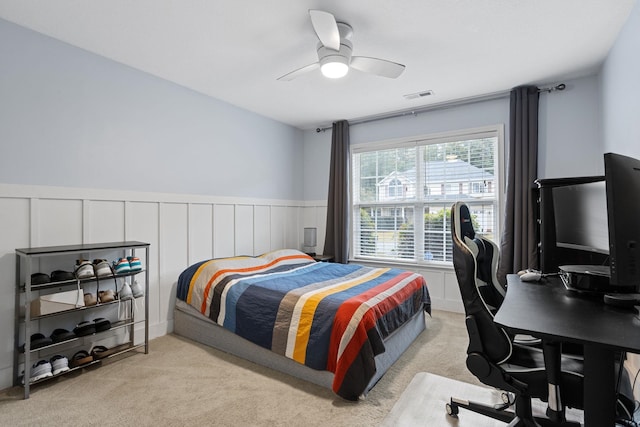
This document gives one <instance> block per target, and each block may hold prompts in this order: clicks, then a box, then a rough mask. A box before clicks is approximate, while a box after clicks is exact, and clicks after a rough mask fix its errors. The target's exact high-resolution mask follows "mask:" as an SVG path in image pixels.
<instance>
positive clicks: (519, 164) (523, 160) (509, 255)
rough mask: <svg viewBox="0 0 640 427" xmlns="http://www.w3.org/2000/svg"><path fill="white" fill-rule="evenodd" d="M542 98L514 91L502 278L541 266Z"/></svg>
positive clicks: (527, 89)
mask: <svg viewBox="0 0 640 427" xmlns="http://www.w3.org/2000/svg"><path fill="white" fill-rule="evenodd" d="M538 99H539V91H538V88H537V87H535V86H520V87H517V88H514V89H513V90H512V91H511V108H510V119H509V146H508V156H509V157H508V163H507V188H506V196H507V197H506V206H505V207H506V209H505V217H504V222H503V227H504V228H503V232H502V239H501V250H500V266H499V269H498V277H499V280H500V281H501V283H503V284H505V283H506V275H507V274H510V273H515V272H518V271H520V270H522V269H525V268H536V267H537V264H538V257H537V250H536V246H537V241H536V226H535V208H536V207H535V200H534V198H533V188H534V181H535V180H536V179H537V177H538V176H537V175H538Z"/></svg>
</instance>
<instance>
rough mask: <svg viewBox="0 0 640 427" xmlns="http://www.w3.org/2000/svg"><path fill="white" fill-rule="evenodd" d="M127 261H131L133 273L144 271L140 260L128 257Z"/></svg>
mask: <svg viewBox="0 0 640 427" xmlns="http://www.w3.org/2000/svg"><path fill="white" fill-rule="evenodd" d="M127 261H129V266H130V267H131V271H140V270H142V262H140V258H138V257H135V256H128V257H127Z"/></svg>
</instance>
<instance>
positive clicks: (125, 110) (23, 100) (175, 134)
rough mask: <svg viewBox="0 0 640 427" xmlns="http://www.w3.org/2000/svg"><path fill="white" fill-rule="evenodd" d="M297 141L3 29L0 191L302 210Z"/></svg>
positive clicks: (221, 105)
mask: <svg viewBox="0 0 640 427" xmlns="http://www.w3.org/2000/svg"><path fill="white" fill-rule="evenodd" d="M302 137H303V133H302V131H300V130H298V129H296V128H293V127H291V126H287V125H285V124H282V123H279V122H276V121H273V120H271V119H267V118H265V117H263V116H259V115H257V114H254V113H251V112H248V111H246V110H243V109H240V108H236V107H234V106H232V105H230V104H227V103H225V102H222V101H219V100H216V99H212V98H210V97H207V96H204V95H201V94H198V93H196V92H194V91H191V90H189V89H186V88H184V87H181V86H178V85H175V84H172V83H169V82H167V81H165V80H162V79H159V78H156V77H153V76H151V75H149V74H146V73H142V72H140V71H137V70H134V69H132V68H129V67H126V66H124V65H121V64H119V63H116V62H113V61H110V60H107V59H105V58H103V57H100V56H97V55H94V54H91V53H88V52H86V51H83V50H81V49H78V48H75V47H72V46H70V45H67V44H65V43H62V42H59V41H57V40H54V39H51V38H49V37H45V36H43V35H41V34H39V33H36V32H33V31H30V30H28V29H25V28H23V27H20V26H17V25H14V24H12V23H9V22H7V21H4V20H1V19H0V183H8V184H34V185H54V186H63V187H86V188H106V189H116V190H140V191H151V192H167V193H193V194H205V195H215V196H229V197H259V198H267V199H283V200H302V198H303V182H302V180H300V178H299V177H300V176H301V174H302V155H303V144H302Z"/></svg>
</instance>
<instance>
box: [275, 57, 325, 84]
mask: <svg viewBox="0 0 640 427" xmlns="http://www.w3.org/2000/svg"><path fill="white" fill-rule="evenodd" d="M318 67H320V64H319V63H318V62H314V63H313V64H309V65H305V66H304V67H302V68H298V69H297V70H293V71H292V72H290V73H287V74H285V75H284V76H281V77H278V79H277V80H282V81H285V82H288V81H290V80H293V79H295V78H296V77H299V76H301V75H303V74H306V73H308V72H309V71H313V70H315V69H316V68H318Z"/></svg>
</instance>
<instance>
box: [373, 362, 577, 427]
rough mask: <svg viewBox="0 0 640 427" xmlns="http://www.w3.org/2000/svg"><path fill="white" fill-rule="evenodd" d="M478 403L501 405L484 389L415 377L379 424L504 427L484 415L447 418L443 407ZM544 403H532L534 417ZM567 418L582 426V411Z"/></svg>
mask: <svg viewBox="0 0 640 427" xmlns="http://www.w3.org/2000/svg"><path fill="white" fill-rule="evenodd" d="M452 396H453V397H456V398H458V399H464V400H472V401H476V402H479V403H487V404H492V405H493V404H496V403H501V402H502V399H501V397H500V396H501V392H499V391H497V390H495V389H492V388H487V387H481V386H477V385H473V384H467V383H464V382H461V381H456V380H451V379H449V378H445V377H441V376H439V375H434V374H429V373H426V372H420V373H418V374H416V375H415V376H414V377H413V379H412V380H411V382H410V383H409V385H408V386H407V389H406V390H405V391H404V392H403V393H402V395H401V396H400V399H398V401H397V402H396V404H395V405H394V406H393V408H392V409H391V412H389V415H387V417H386V418H385V419H384V421H383V422H382V426H383V427H402V426H406V427H415V426H437V427H440V426H459V427H504V426H505V425H506V424H505V423H503V422H501V421H497V420H493V419H491V418H489V417H486V416H484V415H480V414H476V413H474V412H471V411H467V410H465V409H460V413H459V414H458V416H457V418H456V417H450V416H449V415H447V411H446V409H445V405H446V404H447V403H448V402H449V401H450V399H451V397H452ZM545 410H546V403H544V402H541V401H539V400H534V401H533V411H534V415H538V414H544V411H545ZM567 418H568V419H569V420H572V421H580V422H582V411H578V410H571V409H570V410H568V411H567Z"/></svg>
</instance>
